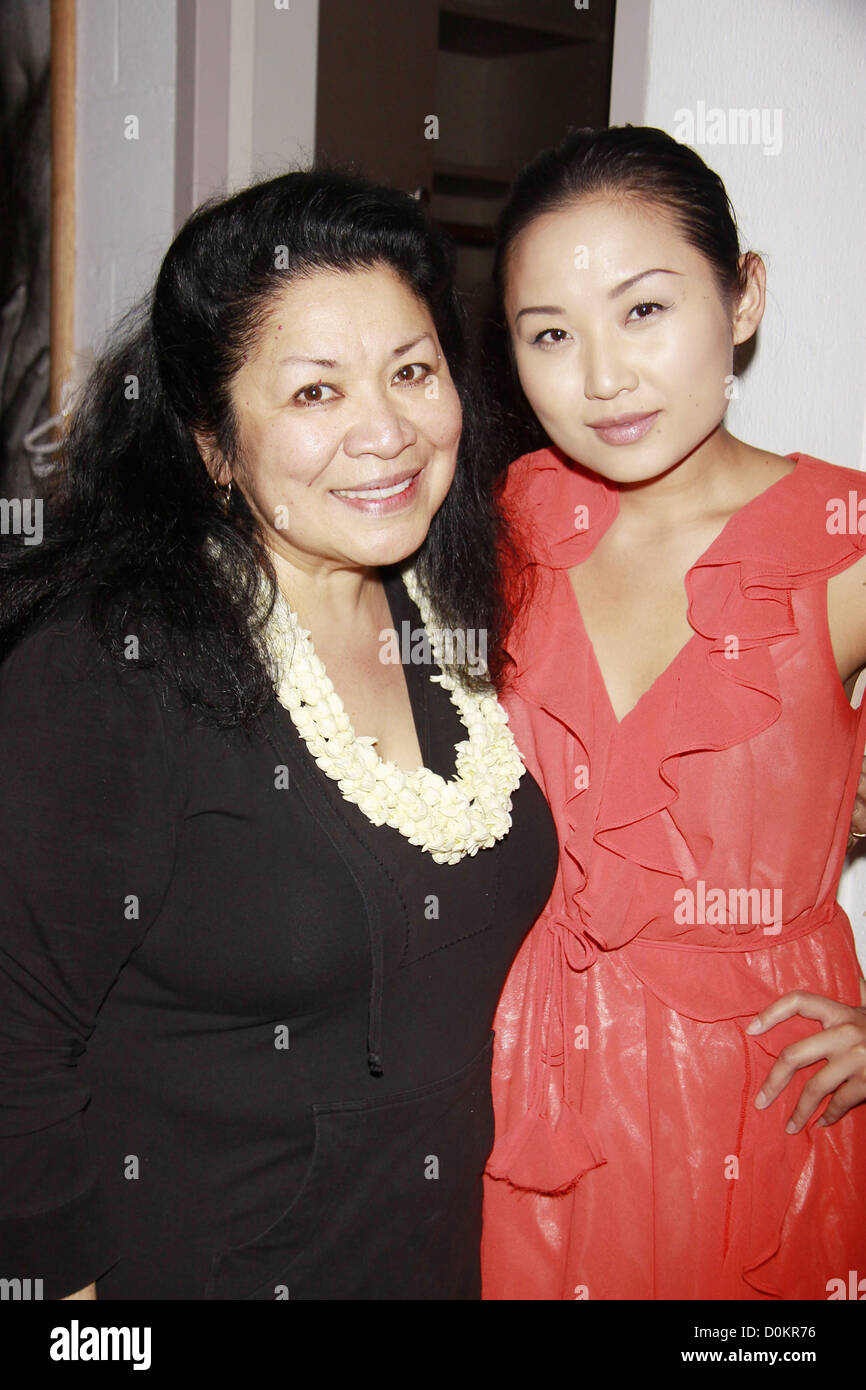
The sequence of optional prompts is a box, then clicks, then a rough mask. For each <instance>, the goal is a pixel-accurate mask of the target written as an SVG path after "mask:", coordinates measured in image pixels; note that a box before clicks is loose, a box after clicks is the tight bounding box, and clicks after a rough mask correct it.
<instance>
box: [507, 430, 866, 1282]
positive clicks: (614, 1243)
mask: <svg viewBox="0 0 866 1390" xmlns="http://www.w3.org/2000/svg"><path fill="white" fill-rule="evenodd" d="M792 457H793V458H794V459H795V460H796V467H795V468H794V470H793V472H792V473H790V474H789V475H787V476H786V477H784V478H782V479H780V480H779V481H777V482H776V483H774V484H773V485H772V486H771V487H770V488H769V489H768V490H767V491H766V492H764V493H763V494H761V496H759V497H757V498H755V499H754V500H753V501H752V502H750V503H748V504H747V505H746V506H745V507H743V508H742V509H741V510H740V511H739V512H737V513H736V514H735V515H734V516H733V517H731V519H730V520H729V521H728V522H727V524H726V525H725V527H724V529H723V531H722V532H721V534H720V535H719V536H718V537H717V539H716V540H715V541H714V542H713V544H712V545H711V546H710V547H709V548H708V550H706V551H705V553H704V554H703V555H702V556H701V557H700V559H699V560H698V561H697V562H696V563H695V564H694V565H693V566H692V567H691V569H690V570H689V572H688V574H687V575H686V591H687V594H688V599H689V608H688V615H689V622H690V624H691V626H692V628H693V629H694V634H693V636H692V637H691V638H690V640H689V641H688V642H687V643H686V645H685V647H684V648H683V649H682V650H681V651H680V653H679V654H678V655H677V657H676V658H675V659H674V661H673V662H672V663H671V664H670V666H669V667H668V668H667V669H666V670H665V671H664V672H663V673H662V675H661V676H660V677H659V678H658V679H657V680H656V681H655V683H654V684H653V685H652V686H651V688H650V689H649V690H648V691H647V692H646V693H645V694H644V695H643V696H642V698H641V699H640V700H639V702H638V704H637V705H636V706H635V707H634V709H633V710H632V711H631V712H630V713H629V714H627V715H626V717H625V718H624V719H623V720H622V722H621V723H618V722H617V720H616V717H615V715H614V713H613V710H612V707H611V705H610V701H609V699H608V696H607V691H606V689H605V686H604V683H603V681H602V678H601V673H600V670H599V668H598V665H597V662H596V660H595V656H594V653H593V650H592V647H591V645H590V643H589V640H588V638H587V634H586V632H585V630H584V628H583V624H582V622H581V618H580V614H579V610H578V607H577V603H576V599H575V596H574V591H573V589H572V587H571V583H570V581H569V577H568V568H569V567H570V566H572V565H576V564H579V563H580V562H581V560H583V559H585V558H586V556H587V555H588V554H589V553H590V552H591V551H592V549H593V547H594V546H595V545H596V543H597V541H598V539H599V537H600V536H601V535H603V533H604V531H605V530H606V528H607V527H608V526H609V525H610V523H611V522H612V520H613V518H614V516H615V515H616V512H617V506H618V501H617V492H616V490H615V489H614V488H611V487H608V486H607V485H606V484H605V483H604V482H602V481H597V480H593V479H589V478H587V477H586V476H585V475H583V474H580V473H578V472H577V470H576V469H574V468H572V467H570V466H568V465H566V464H565V463H564V462H562V461H561V459H560V457H559V455H557V454H556V453H554V452H552V451H550V450H542V451H541V452H539V453H536V454H531V455H527V456H526V457H524V458H522V459H519V460H518V461H517V462H516V463H515V464H513V465H512V467H511V469H510V471H509V475H508V483H507V487H506V490H505V497H506V502H507V503H508V504H509V505H510V506H511V507H512V508H514V509H515V511H516V513H517V515H518V516H519V520H520V524H521V527H522V529H523V530H524V532H525V533H526V532H527V530H528V534H529V540H530V552H531V554H532V556H533V560H534V564H535V570H534V573H535V575H536V580H537V587H536V592H535V594H534V597H533V600H532V602H531V603H530V604H529V606H528V608H527V610H526V613H525V615H524V617H525V619H526V621H525V622H524V623H523V624H522V625H521V627H520V628H519V629H518V631H517V632H516V633H515V634H514V636H513V637H512V641H511V645H510V647H509V651H510V654H511V655H512V657H513V658H514V660H515V662H516V675H515V681H514V686H513V689H512V691H511V692H510V693H508V694H506V696H505V704H506V708H507V709H508V712H509V717H510V721H511V725H512V727H513V729H514V733H515V737H516V739H517V743H518V746H519V747H520V748H521V751H522V752H523V754H524V756H525V759H526V762H527V765H528V767H529V768H530V770H531V771H532V773H533V774H534V776H535V777H536V778H537V779H538V781H539V782H540V783H541V785H542V786H543V787H544V789H545V791H546V794H547V797H548V800H549V801H550V803H551V806H552V809H553V814H554V816H555V818H556V822H557V828H558V830H559V836H560V844H561V856H560V868H559V873H558V876H557V880H556V884H555V887H554V890H553V894H552V896H551V898H550V901H549V903H548V905H547V907H546V908H545V911H544V912H543V914H542V916H541V917H540V918H539V920H538V921H537V923H536V924H535V926H534V927H533V929H532V931H531V932H530V934H529V936H528V937H527V938H526V941H525V942H524V945H523V947H522V948H521V950H520V953H519V955H518V956H517V958H516V960H515V963H514V966H513V968H512V970H511V972H510V975H509V977H508V980H507V983H506V986H505V990H504V992H503V995H502V999H501V1001H500V1005H499V1010H498V1014H497V1017H496V1024H495V1027H496V1050H495V1059H494V1103H495V1108H496V1143H495V1146H494V1150H493V1153H492V1154H491V1158H490V1161H489V1164H488V1167H487V1173H486V1176H485V1227H484V1242H483V1252H482V1261H483V1278H484V1297H485V1298H492V1299H510V1298H515V1299H564V1298H568V1299H573V1298H587V1297H588V1298H594V1299H623V1298H624V1299H682V1298H685V1299H697V1298H701V1299H703V1298H706V1299H760V1298H784V1299H826V1298H827V1297H828V1294H829V1292H830V1291H831V1290H833V1289H838V1287H839V1286H838V1285H832V1284H830V1283H829V1281H830V1280H833V1279H841V1280H844V1281H846V1282H847V1283H848V1284H849V1285H850V1283H851V1281H850V1278H849V1272H850V1271H851V1270H856V1271H857V1272H858V1279H859V1278H863V1277H864V1276H866V1105H861V1106H859V1107H857V1108H855V1109H854V1110H852V1111H849V1113H848V1114H847V1115H845V1116H844V1117H843V1118H842V1119H841V1120H840V1121H838V1122H837V1123H836V1124H835V1125H832V1126H827V1127H823V1126H819V1125H818V1124H817V1119H818V1116H817V1115H816V1117H815V1118H814V1119H812V1120H810V1121H809V1122H808V1124H807V1125H806V1127H805V1128H804V1129H803V1130H802V1131H801V1132H800V1133H799V1134H796V1135H788V1134H786V1133H785V1124H786V1121H787V1119H788V1117H789V1115H790V1113H791V1110H792V1109H793V1107H794V1103H795V1098H796V1096H798V1095H799V1092H800V1089H801V1087H802V1085H803V1082H804V1081H805V1080H806V1079H807V1077H808V1076H810V1075H812V1074H813V1073H814V1071H816V1070H818V1069H819V1065H823V1064H816V1065H815V1066H813V1067H811V1068H808V1069H804V1070H801V1071H799V1072H798V1073H797V1074H796V1076H795V1078H794V1081H793V1082H792V1083H791V1085H790V1086H789V1087H788V1088H786V1090H785V1092H783V1094H782V1096H780V1097H779V1098H778V1099H777V1100H776V1101H775V1102H774V1103H773V1104H772V1105H771V1106H770V1107H769V1108H768V1109H766V1110H764V1111H760V1110H757V1109H756V1108H755V1106H754V1104H753V1101H754V1098H755V1096H756V1094H757V1092H758V1090H759V1089H760V1085H761V1083H762V1081H763V1080H764V1078H765V1077H766V1075H767V1073H768V1072H769V1070H770V1067H771V1065H772V1063H773V1061H774V1059H775V1057H776V1056H777V1055H778V1053H779V1052H780V1051H781V1049H782V1048H783V1047H784V1046H785V1045H786V1044H787V1043H790V1042H793V1041H794V1040H796V1039H798V1038H801V1037H804V1036H807V1035H809V1034H811V1033H814V1032H815V1031H816V1029H817V1028H818V1027H819V1025H817V1024H816V1023H814V1022H810V1021H808V1020H804V1019H800V1018H794V1019H791V1020H789V1021H787V1022H786V1023H783V1024H781V1025H779V1026H778V1027H776V1028H774V1029H772V1030H771V1031H770V1032H769V1033H768V1034H766V1035H761V1036H757V1037H752V1036H749V1035H747V1034H746V1033H745V1028H746V1025H747V1024H748V1022H749V1021H750V1020H751V1018H752V1017H753V1016H754V1015H755V1014H756V1013H757V1012H758V1011H759V1010H761V1009H762V1008H765V1007H766V1006H767V1005H768V1004H769V1003H771V1001H772V1000H774V999H776V998H777V997H778V996H779V995H781V994H785V993H787V992H788V991H789V990H792V989H796V988H798V987H799V988H803V989H806V990H809V991H812V992H814V993H817V994H824V995H829V996H830V997H831V998H833V999H838V1000H841V1001H843V1002H845V1003H848V1004H852V1005H859V1003H860V993H859V975H860V970H859V967H858V963H857V958H856V954H855V948H854V941H853V936H852V933H851V928H850V924H849V922H848V919H847V917H846V916H845V914H844V912H843V911H842V909H841V908H840V907H839V906H838V904H837V903H836V901H835V896H836V889H837V885H838V880H839V875H840V873H841V870H842V862H843V858H844V854H845V846H846V840H847V832H848V825H849V821H850V814H851V809H852V806H853V801H854V796H855V792H856V787H857V780H858V774H859V770H860V764H861V759H862V754H863V744H864V737H866V701H864V714H863V717H861V715H860V714H858V712H856V711H854V710H852V708H851V706H850V704H849V702H848V700H847V699H846V696H845V693H844V690H843V688H842V684H841V682H840V680H839V677H838V674H837V671H836V666H835V663H834V660H833V653H832V649H831V645H830V637H829V631H828V625H827V580H828V578H829V577H830V576H831V575H834V574H837V573H838V572H839V571H841V570H843V569H845V568H846V567H847V566H848V565H850V564H852V563H853V562H854V561H855V560H856V559H858V558H859V556H860V554H861V553H862V550H863V548H864V547H866V536H864V535H860V534H858V532H857V522H856V517H857V509H856V501H857V498H858V497H859V498H866V482H864V478H863V476H862V474H859V473H856V472H853V471H852V470H848V469H842V468H836V467H834V466H832V465H830V464H826V463H823V462H821V461H820V460H817V459H813V458H809V457H807V456H805V455H802V454H801V455H792ZM852 492H853V493H855V494H856V496H855V499H854V506H853V507H852V506H851V505H850V499H849V493H852ZM834 500H835V502H836V503H838V504H839V505H833V504H834ZM862 505H863V510H864V512H866V503H863V504H862ZM852 521H853V525H852ZM863 524H864V526H866V520H864V522H863ZM755 890H757V891H755ZM823 1108H824V1107H823V1106H822V1107H821V1111H823ZM821 1111H819V1114H820V1113H821ZM863 1287H864V1288H866V1284H864V1286H863Z"/></svg>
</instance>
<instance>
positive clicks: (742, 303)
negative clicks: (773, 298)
mask: <svg viewBox="0 0 866 1390" xmlns="http://www.w3.org/2000/svg"><path fill="white" fill-rule="evenodd" d="M740 270H741V273H742V274H743V276H744V279H745V287H744V288H743V290H741V291H740V293H739V294H738V296H737V299H736V306H735V308H734V318H733V324H732V327H733V333H734V343H735V344H736V343H745V342H747V340H748V339H749V338H751V336H752V334H753V333H754V332H755V330H756V328H757V327H758V324H759V323H760V322H761V319H762V318H763V317H764V305H765V303H766V292H767V270H766V267H765V265H764V262H763V261H762V260H761V258H760V256H759V255H758V254H757V252H756V251H747V252H746V253H745V255H743V256H741V257H740Z"/></svg>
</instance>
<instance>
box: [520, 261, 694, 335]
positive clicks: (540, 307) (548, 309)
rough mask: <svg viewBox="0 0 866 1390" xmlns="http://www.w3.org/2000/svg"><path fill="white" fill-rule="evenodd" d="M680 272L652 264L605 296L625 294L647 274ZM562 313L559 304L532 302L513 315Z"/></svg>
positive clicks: (677, 273) (614, 297)
mask: <svg viewBox="0 0 866 1390" xmlns="http://www.w3.org/2000/svg"><path fill="white" fill-rule="evenodd" d="M681 274H682V271H680V270H665V269H663V267H662V266H654V267H653V269H652V270H641V271H639V272H638V274H637V275H630V276H629V278H628V279H627V280H623V282H622V284H620V285H615V286H614V288H613V289H612V290H608V292H607V297H608V299H616V298H617V296H618V295H621V294H625V291H626V290H630V289H631V287H632V285H636V284H637V282H638V281H639V280H644V279H646V277H647V276H648V275H681ZM564 313H565V310H564V309H563V308H562V306H561V305H560V304H533V305H531V306H530V307H528V308H526V309H521V310H520V311H519V313H517V314H516V315H515V318H514V322H515V323H517V321H518V319H521V318H523V315H524V314H564Z"/></svg>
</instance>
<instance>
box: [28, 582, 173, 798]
mask: <svg viewBox="0 0 866 1390" xmlns="http://www.w3.org/2000/svg"><path fill="white" fill-rule="evenodd" d="M131 636H132V634H131ZM135 655H136V650H135V644H134V642H131V643H130V646H129V660H128V661H126V662H124V663H122V664H121V663H120V662H119V661H118V660H116V659H113V658H112V657H111V656H110V655H109V654H108V652H106V651H105V649H104V648H103V646H102V644H101V643H100V641H99V639H98V637H97V636H96V633H95V632H94V630H93V627H92V626H91V622H90V602H89V595H88V594H87V592H86V591H80V592H77V593H76V594H75V595H74V596H73V597H71V598H69V599H67V600H65V601H64V602H63V603H62V604H60V605H58V607H57V608H56V609H55V610H54V611H53V612H52V613H51V614H49V615H48V616H46V617H42V618H40V619H39V620H37V621H36V622H35V623H34V624H33V625H32V626H31V627H30V628H29V629H28V630H27V631H26V632H25V633H24V634H23V636H22V637H21V638H20V639H19V640H18V642H17V643H16V644H15V646H14V647H13V648H12V649H11V651H10V652H9V653H8V654H7V656H6V657H5V659H4V661H3V662H2V664H0V746H2V749H3V756H4V758H12V759H13V760H14V762H15V763H16V765H17V766H18V767H19V768H20V769H24V768H26V767H28V766H30V767H36V766H38V765H40V764H45V765H47V766H52V767H53V766H54V765H55V764H59V763H60V762H62V763H63V764H64V765H68V766H69V767H70V769H72V768H73V765H74V766H77V767H83V766H84V765H85V764H86V765H88V768H89V770H88V773H87V776H88V778H89V777H90V776H91V773H92V772H93V770H94V769H97V768H101V769H102V772H103V774H104V772H105V770H106V769H107V768H113V767H114V766H119V765H121V764H127V765H128V764H129V763H130V762H134V763H135V765H136V766H137V767H142V768H143V767H144V766H145V765H149V767H150V769H151V771H152V775H153V777H154V779H160V778H163V777H165V776H166V769H167V768H168V767H169V765H170V764H171V765H173V764H174V763H175V761H176V760H177V757H178V756H179V747H180V745H179V742H178V739H177V738H176V737H174V736H173V735H172V733H171V731H172V729H173V726H174V722H175V721H174V720H171V721H169V720H168V718H167V709H166V701H165V698H164V696H163V694H162V692H161V690H160V688H159V686H158V684H157V682H156V680H155V679H154V677H153V675H152V673H151V672H149V671H148V670H146V669H143V668H139V666H138V663H137V661H136V659H135ZM175 745H177V747H175ZM13 750H14V751H13Z"/></svg>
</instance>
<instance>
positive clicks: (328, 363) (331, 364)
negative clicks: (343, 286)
mask: <svg viewBox="0 0 866 1390" xmlns="http://www.w3.org/2000/svg"><path fill="white" fill-rule="evenodd" d="M425 338H429V339H430V341H431V343H432V342H433V335H432V333H421V334H419V336H418V337H417V338H412V339H411V341H410V342H408V343H401V344H400V346H399V347H396V348H394V351H393V352H392V353H391V357H392V358H394V357H402V356H403V353H404V352H409V351H410V350H411V349H412V348H413V347H417V346H418V344H419V343H423V341H424V339H425ZM289 362H291V363H298V362H301V363H305V364H307V365H309V366H312V367H328V368H330V369H331V370H333V369H334V368H335V367H339V365H340V363H339V362H337V361H335V360H334V359H333V358H332V357H294V356H289V357H281V358H280V360H279V362H278V363H277V366H279V367H284V366H285V365H286V363H289Z"/></svg>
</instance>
